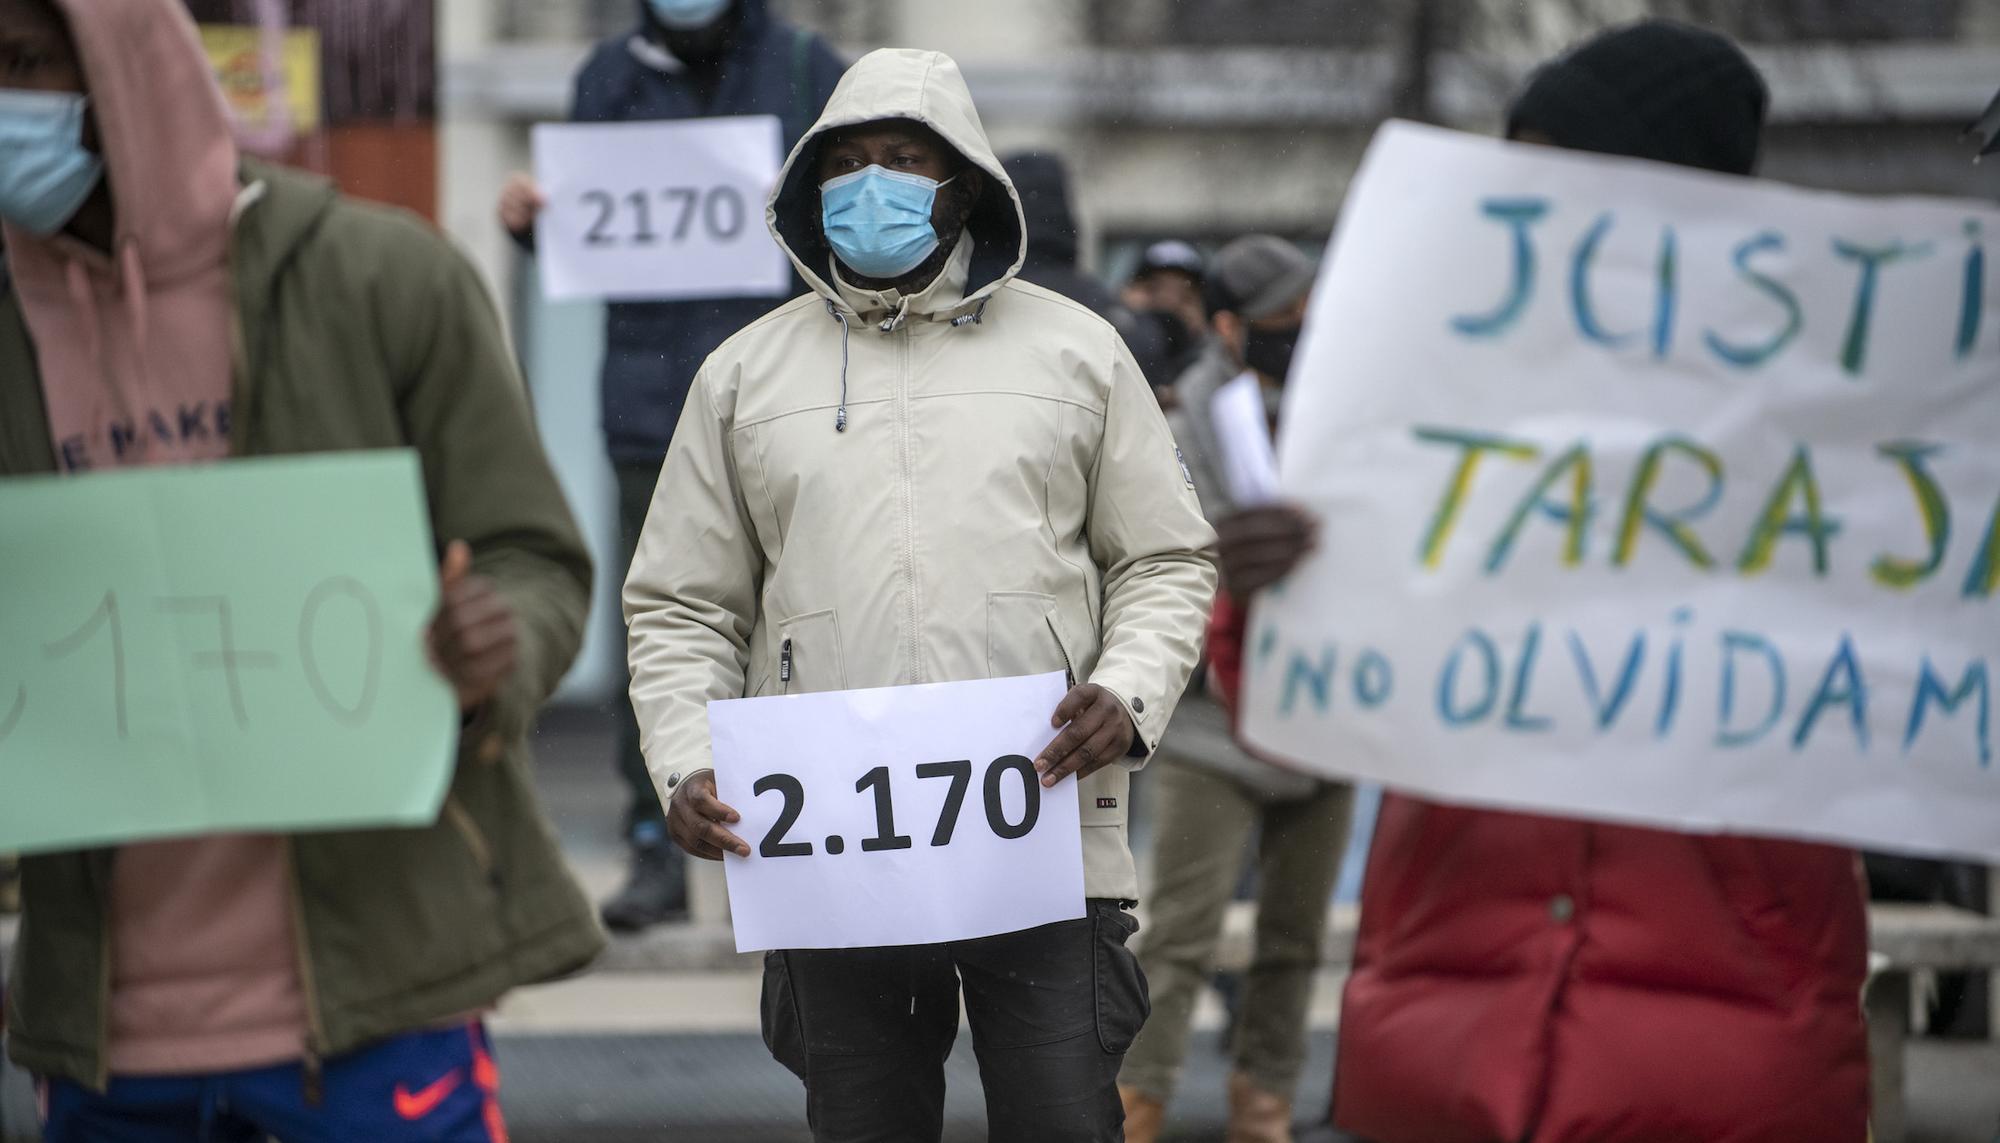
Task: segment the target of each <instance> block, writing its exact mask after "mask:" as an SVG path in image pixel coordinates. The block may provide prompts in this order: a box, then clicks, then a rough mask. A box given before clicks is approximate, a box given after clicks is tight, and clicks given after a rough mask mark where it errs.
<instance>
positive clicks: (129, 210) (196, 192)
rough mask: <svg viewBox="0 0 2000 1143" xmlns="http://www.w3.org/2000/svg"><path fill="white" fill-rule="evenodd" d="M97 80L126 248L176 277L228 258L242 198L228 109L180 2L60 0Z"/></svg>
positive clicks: (156, 273)
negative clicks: (235, 211)
mask: <svg viewBox="0 0 2000 1143" xmlns="http://www.w3.org/2000/svg"><path fill="white" fill-rule="evenodd" d="M56 3H57V6H58V7H59V8H60V9H61V10H62V13H63V16H64V17H65V19H66V20H67V21H68V23H69V31H70V37H71V39H72V40H74V41H75V43H76V48H77V53H78V55H79V56H80V57H81V58H82V62H83V71H84V75H85V77H86V78H87V79H88V81H89V84H90V103H91V108H92V111H93V113H94V116H95V119H96V122H97V133H98V138H99V140H100V141H101V145H102V147H103V151H104V156H103V157H104V165H105V178H106V179H108V180H109V182H110V185H111V190H112V196H113V199H114V202H115V205H116V213H117V218H116V223H117V246H118V247H119V248H120V249H121V250H123V249H124V248H126V247H128V246H136V247H137V250H138V255H139V260H140V263H141V264H142V265H143V267H144V273H145V277H146V278H147V279H149V280H153V281H160V280H170V279H173V278H176V277H178V276H179V275H180V274H182V273H183V272H185V271H187V270H189V269H192V268H194V267H197V266H200V265H205V264H208V263H211V262H213V261H214V260H216V259H217V258H219V257H221V256H222V255H223V253H224V251H226V249H227V246H228V237H229V214H230V210H231V208H232V207H233V206H234V204H235V201H236V191H237V184H236V163H237V157H236V143H235V140H234V138H233V137H232V136H231V134H230V128H229V114H228V112H227V111H226V110H225V109H224V107H223V103H222V92H221V90H220V89H219V88H218V87H217V86H216V83H215V77H214V75H213V73H212V71H211V70H210V68H209V63H208V56H207V54H206V53H205V52H204V51H203V50H202V47H201V41H200V39H199V37H198V36H197V35H196V32H195V27H194V21H193V20H192V19H191V18H190V17H189V16H188V14H187V9H186V8H185V7H184V6H183V5H181V4H180V3H178V2H177V0H56Z"/></svg>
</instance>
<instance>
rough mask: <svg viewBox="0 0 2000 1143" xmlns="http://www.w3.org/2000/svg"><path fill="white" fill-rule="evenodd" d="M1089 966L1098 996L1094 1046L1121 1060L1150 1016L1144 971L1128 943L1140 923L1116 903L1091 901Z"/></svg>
mask: <svg viewBox="0 0 2000 1143" xmlns="http://www.w3.org/2000/svg"><path fill="white" fill-rule="evenodd" d="M1090 904H1091V917H1092V922H1093V933H1092V938H1093V939H1092V955H1093V958H1094V961H1095V963H1094V964H1093V965H1092V969H1093V973H1092V975H1093V976H1094V977H1095V987H1096V992H1097V1042H1098V1045H1099V1046H1100V1047H1102V1048H1103V1049H1104V1051H1105V1052H1106V1053H1107V1054H1109V1055H1113V1056H1122V1055H1124V1054H1125V1051H1126V1049H1128V1048H1130V1047H1131V1046H1132V1041H1133V1040H1134V1039H1136V1038H1138V1035H1139V1029H1141V1028H1143V1027H1145V1026H1146V1018H1147V1017H1148V1016H1150V1015H1152V1013H1153V1004H1152V999H1151V996H1150V994H1149V993H1148V991H1147V988H1146V973H1145V970H1144V969H1142V968H1140V967H1139V958H1138V957H1137V956H1136V955H1134V954H1133V952H1132V950H1131V949H1130V948H1128V947H1126V946H1127V943H1128V942H1129V941H1130V940H1131V939H1132V937H1133V936H1134V934H1136V933H1138V931H1139V922H1138V920H1137V919H1136V918H1134V917H1133V916H1132V914H1130V913H1128V912H1126V911H1125V910H1124V909H1123V908H1121V907H1120V906H1119V904H1118V902H1116V901H1092V902H1091V903H1090Z"/></svg>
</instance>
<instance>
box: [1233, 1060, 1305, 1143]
mask: <svg viewBox="0 0 2000 1143" xmlns="http://www.w3.org/2000/svg"><path fill="white" fill-rule="evenodd" d="M1226 1138H1227V1139H1228V1143H1292V1101H1291V1100H1289V1099H1286V1098H1285V1097H1284V1096H1282V1095H1278V1094H1276V1093H1274V1092H1269V1091H1265V1090H1264V1089H1263V1088H1261V1087H1259V1086H1257V1084H1256V1083H1255V1082H1254V1081H1252V1080H1251V1079H1250V1077H1249V1076H1246V1075H1244V1074H1243V1073H1242V1072H1236V1073H1235V1074H1233V1075H1231V1076H1230V1077H1229V1134H1228V1135H1227V1136H1226Z"/></svg>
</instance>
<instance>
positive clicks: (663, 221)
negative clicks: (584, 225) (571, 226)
mask: <svg viewBox="0 0 2000 1143" xmlns="http://www.w3.org/2000/svg"><path fill="white" fill-rule="evenodd" d="M581 198H582V200H583V202H584V204H585V205H587V206H589V207H590V208H591V209H592V210H593V211H595V212H596V215H597V220H596V221H595V222H593V223H591V226H590V229H589V230H588V231H586V232H585V233H584V236H583V240H584V242H585V243H586V244H588V245H591V246H616V245H619V244H621V243H623V244H629V245H636V246H651V245H653V244H654V243H657V242H659V241H660V240H661V239H662V238H664V239H665V240H667V241H668V242H686V241H687V240H688V238H689V236H690V235H692V234H694V233H695V230H696V227H697V226H698V227H700V231H701V233H702V234H703V235H704V236H706V237H707V239H708V240H709V241H711V242H729V241H731V240H733V239H735V238H736V236H737V235H739V234H741V233H743V226H744V223H745V222H746V221H747V219H748V217H749V211H748V208H747V207H745V205H744V203H743V193H742V192H741V191H739V190H737V189H736V188H735V187H730V186H718V187H709V188H707V189H706V190H704V189H702V188H699V187H670V188H668V189H666V190H663V191H657V192H655V191H643V190H636V191H633V192H631V193H630V194H626V195H617V194H613V193H612V192H610V191H608V190H589V191H584V192H583V194H582V196H581ZM656 223H657V224H659V226H664V228H665V229H664V231H662V230H661V229H658V228H657V227H656Z"/></svg>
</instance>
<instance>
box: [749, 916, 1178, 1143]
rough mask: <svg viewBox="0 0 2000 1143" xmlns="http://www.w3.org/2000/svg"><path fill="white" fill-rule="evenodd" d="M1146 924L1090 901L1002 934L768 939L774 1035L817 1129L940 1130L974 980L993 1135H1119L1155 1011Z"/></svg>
mask: <svg viewBox="0 0 2000 1143" xmlns="http://www.w3.org/2000/svg"><path fill="white" fill-rule="evenodd" d="M1138 929H1139V923H1138V922H1137V921H1136V920H1134V919H1133V918H1132V915H1131V914H1130V913H1128V912H1126V911H1125V910H1124V909H1123V908H1121V907H1120V903H1119V902H1117V901H1108V900H1092V901H1090V902H1089V905H1088V909H1087V910H1086V913H1085V916H1084V917H1083V918H1082V919H1081V920H1075V921H1061V922H1058V923H1056V924H1053V925H1043V926H1042V927H1040V928H1035V929H1028V930H1025V931H1022V932H1018V933H1008V934H1005V935H1003V936H997V937H983V938H981V939H978V940H971V941H958V942H954V943H952V944H944V945H914V946H908V947H899V948H875V949H838V950H827V951H794V952H773V953H767V954H765V957H764V1001H763V1022H764V1042H765V1044H766V1045H768V1046H769V1047H770V1049H771V1054H772V1055H773V1056H775V1057H776V1058H777V1060H778V1062H779V1063H782V1064H784V1065H785V1067H787V1068H789V1069H791V1071H792V1072H793V1074H795V1075H797V1076H798V1077H799V1078H800V1079H802V1080H804V1081H805V1085H806V1120H807V1122H808V1123H809V1124H810V1125H811V1127H812V1133H813V1139H814V1140H815V1143H936V1141H937V1139H938V1138H939V1136H940V1135H941V1134H942V1132H943V1130H944V1062H945V1058H946V1057H947V1056H949V1055H950V1054H951V1047H952V1041H953V1040H954V1039H955V1038H956V1037H957V1035H958V1013H959V993H960V989H961V988H963V990H964V996H965V1013H966V1017H967V1019H968V1020H969V1021H970V1022H971V1025H972V1047H973V1051H974V1052H975V1053H976V1054H977V1056H978V1058H979V1077H980V1080H981V1082H982V1083H983V1085H984V1086H985V1088H986V1122H987V1131H988V1138H989V1139H990V1140H991V1143H1104V1141H1111V1143H1117V1141H1120V1140H1123V1139H1124V1137H1125V1126H1124V1124H1125V1115H1124V1110H1123V1108H1122V1107H1121V1106H1120V1104H1119V1102H1118V1087H1117V1081H1118V1067H1119V1064H1120V1063H1121V1062H1122V1061H1123V1060H1124V1056H1125V1049H1126V1048H1128V1047H1130V1046H1131V1043H1132V1038H1133V1037H1134V1036H1136V1035H1138V1033H1139V1028H1140V1026H1141V1025H1143V1024H1144V1023H1145V1022H1146V1014H1147V1011H1148V1005H1147V1000H1146V978H1145V975H1144V974H1143V973H1141V972H1140V970H1139V962H1138V960H1137V959H1136V958H1135V957H1134V956H1133V955H1132V953H1131V951H1130V950H1129V949H1127V948H1126V947H1125V943H1126V941H1127V940H1128V939H1130V938H1131V936H1132V934H1133V933H1135V932H1137V931H1138Z"/></svg>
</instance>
